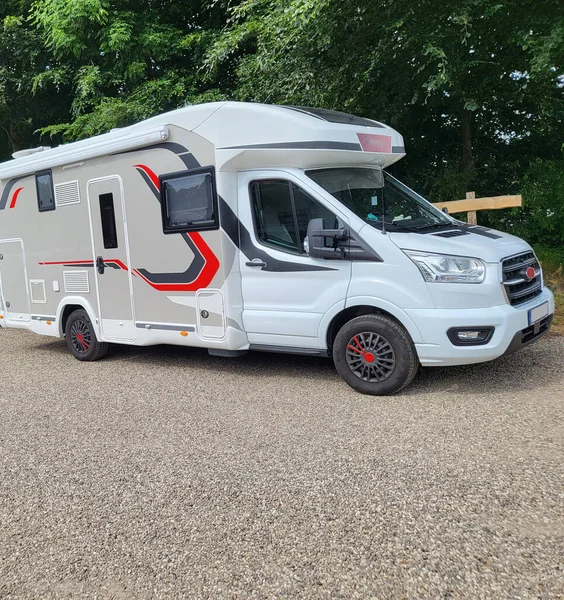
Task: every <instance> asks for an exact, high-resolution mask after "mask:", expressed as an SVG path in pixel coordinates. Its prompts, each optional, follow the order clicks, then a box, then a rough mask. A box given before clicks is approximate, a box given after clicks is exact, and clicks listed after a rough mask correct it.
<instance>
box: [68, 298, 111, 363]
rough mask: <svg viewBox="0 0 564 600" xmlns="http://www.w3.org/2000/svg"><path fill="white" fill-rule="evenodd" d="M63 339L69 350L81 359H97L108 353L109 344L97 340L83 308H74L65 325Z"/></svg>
mask: <svg viewBox="0 0 564 600" xmlns="http://www.w3.org/2000/svg"><path fill="white" fill-rule="evenodd" d="M65 340H66V342H67V348H68V349H69V352H70V353H71V354H72V355H73V356H74V357H75V358H76V359H77V360H82V361H93V360H99V359H101V358H103V357H104V356H106V354H107V353H108V348H109V344H108V343H107V342H99V341H98V340H97V339H96V333H95V331H94V327H93V325H92V321H90V317H89V316H88V313H87V312H86V311H85V310H75V311H74V312H73V313H71V315H70V316H69V318H68V319H67V323H66V325H65Z"/></svg>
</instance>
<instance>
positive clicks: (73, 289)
mask: <svg viewBox="0 0 564 600" xmlns="http://www.w3.org/2000/svg"><path fill="white" fill-rule="evenodd" d="M63 281H64V284H65V292H67V293H69V294H72V293H75V294H76V293H81V294H88V293H89V292H90V284H89V282H88V271H63Z"/></svg>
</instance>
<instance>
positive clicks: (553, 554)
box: [0, 330, 564, 600]
mask: <svg viewBox="0 0 564 600" xmlns="http://www.w3.org/2000/svg"><path fill="white" fill-rule="evenodd" d="M563 357H564V338H549V339H545V340H543V341H541V342H539V343H538V344H537V345H536V346H533V347H530V348H527V349H525V350H523V351H522V352H521V353H518V354H516V355H513V356H512V357H508V358H505V359H501V360H499V361H497V362H494V363H490V364H488V365H481V366H480V365H477V366H473V367H459V368H451V369H427V370H424V371H422V372H421V373H420V374H419V375H418V376H417V378H416V380H415V382H414V384H413V385H412V386H411V387H410V388H409V389H408V390H407V391H406V392H405V393H403V394H402V395H399V396H395V397H391V398H370V397H366V396H361V395H359V394H357V393H356V392H354V391H353V390H351V389H350V388H349V387H347V386H346V384H344V383H343V382H342V381H341V380H340V379H339V378H338V376H337V375H336V373H335V371H334V369H333V367H332V365H331V363H330V362H329V361H326V360H322V359H315V358H296V357H290V356H281V355H267V354H260V355H259V354H253V355H247V356H245V357H241V358H239V359H220V358H212V357H209V356H207V354H206V353H205V352H204V351H201V350H183V349H179V348H165V347H159V348H125V347H118V348H116V349H115V350H114V351H113V353H112V354H111V355H110V356H109V357H108V358H107V359H106V360H104V361H102V362H99V363H90V364H82V363H79V362H78V361H75V360H74V359H72V358H71V357H70V356H69V355H68V354H67V353H66V349H65V346H64V344H63V342H61V341H59V340H54V341H53V340H50V339H47V338H41V337H38V336H35V335H33V334H29V333H24V332H18V331H13V330H2V331H0V386H1V387H0V598H2V599H7V598H56V599H63V598H114V599H124V598H125V599H127V598H135V599H137V598H141V599H143V598H191V599H192V598H194V599H197V598H305V599H308V600H309V599H314V598H327V599H329V598H331V599H333V598H343V599H347V600H348V599H353V598H361V599H366V598H417V599H419V598H496V599H497V598H562V597H563V595H564V584H563V578H564V559H563V557H564V502H563V500H564V492H563V489H564V488H563V483H564V467H563V465H564V444H563V435H562V434H563V428H562V406H563V404H564V358H563Z"/></svg>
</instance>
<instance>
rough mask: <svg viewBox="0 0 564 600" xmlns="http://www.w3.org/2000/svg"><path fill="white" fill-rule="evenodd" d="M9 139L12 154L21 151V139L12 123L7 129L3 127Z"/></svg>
mask: <svg viewBox="0 0 564 600" xmlns="http://www.w3.org/2000/svg"><path fill="white" fill-rule="evenodd" d="M3 129H4V131H5V132H6V135H7V136H8V139H9V140H10V144H12V152H17V151H18V150H21V146H20V139H19V135H18V131H17V129H16V127H15V125H14V124H13V123H10V124H9V125H7V126H6V127H3Z"/></svg>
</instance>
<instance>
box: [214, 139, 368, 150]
mask: <svg viewBox="0 0 564 600" xmlns="http://www.w3.org/2000/svg"><path fill="white" fill-rule="evenodd" d="M268 148H270V149H273V150H276V149H278V150H352V151H355V152H362V146H361V145H360V144H355V143H352V142H351V143H349V142H330V141H327V142H316V141H313V142H276V143H273V144H251V145H249V146H226V147H224V148H218V150H267V149H268Z"/></svg>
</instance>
